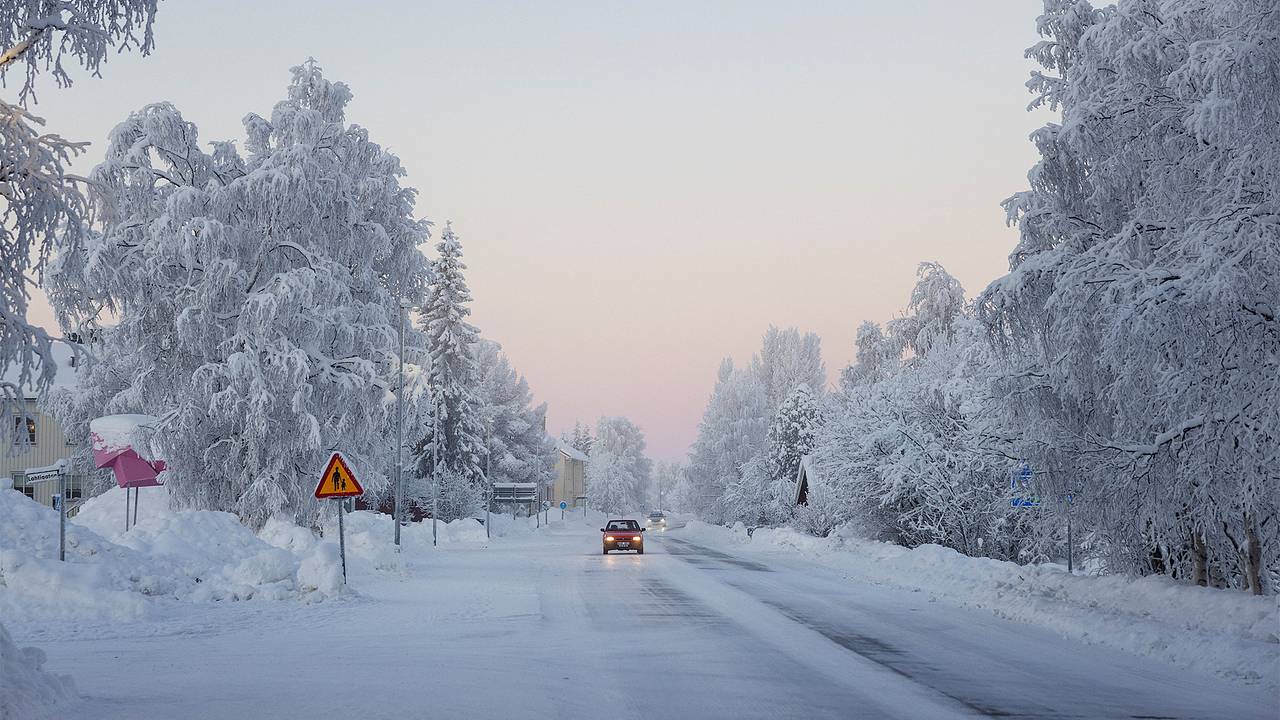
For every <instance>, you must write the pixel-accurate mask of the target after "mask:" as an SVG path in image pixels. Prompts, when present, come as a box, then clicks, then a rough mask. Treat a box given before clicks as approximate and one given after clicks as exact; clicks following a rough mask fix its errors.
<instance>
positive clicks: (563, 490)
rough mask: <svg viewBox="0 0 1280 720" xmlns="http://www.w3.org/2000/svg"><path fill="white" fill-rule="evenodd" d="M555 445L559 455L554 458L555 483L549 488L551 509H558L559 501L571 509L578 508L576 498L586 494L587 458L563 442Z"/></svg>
mask: <svg viewBox="0 0 1280 720" xmlns="http://www.w3.org/2000/svg"><path fill="white" fill-rule="evenodd" d="M556 445H557V447H558V449H559V450H560V455H559V457H558V458H556V481H555V483H554V484H552V486H551V498H550V500H551V507H553V508H558V507H560V502H561V501H564V502H565V503H567V504H568V506H569V507H571V508H574V507H578V503H579V502H580V501H579V499H578V498H581V497H584V496H585V495H586V494H587V486H586V485H585V484H584V482H585V480H586V477H585V476H586V472H587V456H586V454H584V453H583V452H582V451H580V450H578V449H577V448H575V447H573V446H572V445H570V444H569V443H566V442H565V441H563V440H557V441H556Z"/></svg>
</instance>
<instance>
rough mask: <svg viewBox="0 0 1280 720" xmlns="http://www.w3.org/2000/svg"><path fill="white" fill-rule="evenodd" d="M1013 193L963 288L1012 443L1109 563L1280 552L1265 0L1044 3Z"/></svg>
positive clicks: (1202, 567) (1175, 564)
mask: <svg viewBox="0 0 1280 720" xmlns="http://www.w3.org/2000/svg"><path fill="white" fill-rule="evenodd" d="M1044 8H1045V10H1044V14H1043V15H1041V17H1040V18H1039V21H1038V28H1039V31H1040V34H1041V35H1042V36H1044V40H1043V41H1041V42H1040V43H1038V44H1036V45H1035V46H1033V47H1032V48H1031V49H1030V50H1029V51H1028V56H1029V57H1031V58H1032V59H1034V60H1035V61H1037V62H1038V63H1039V64H1040V65H1042V66H1043V67H1044V69H1045V71H1044V72H1036V73H1033V75H1032V78H1031V81H1030V82H1029V83H1028V87H1029V88H1030V89H1031V91H1032V92H1033V93H1034V95H1035V100H1034V102H1033V107H1038V106H1044V107H1048V108H1050V109H1053V110H1059V111H1061V115H1062V117H1061V122H1059V123H1050V124H1048V125H1046V126H1045V127H1043V128H1041V129H1039V130H1038V131H1036V133H1035V134H1034V135H1033V141H1034V142H1035V145H1036V148H1037V150H1038V151H1039V154H1040V161H1039V163H1038V164H1037V165H1036V166H1035V167H1034V168H1033V170H1032V171H1031V173H1030V175H1029V180H1030V188H1029V189H1028V190H1026V191H1024V192H1020V193H1018V194H1016V195H1014V196H1013V197H1011V198H1009V199H1008V200H1007V201H1006V203H1005V207H1006V209H1007V211H1008V213H1009V218H1010V220H1011V221H1013V222H1016V223H1017V224H1018V227H1019V229H1020V240H1019V242H1018V245H1017V247H1016V248H1015V249H1014V251H1013V253H1012V254H1011V256H1010V272H1009V274H1008V275H1007V276H1005V277H1003V278H1001V279H1000V280H998V281H996V282H995V283H993V284H992V285H991V287H990V288H988V290H987V291H986V292H985V293H984V295H983V296H982V312H983V318H984V319H985V320H986V321H987V323H988V324H989V325H990V327H991V330H992V334H993V338H994V339H995V340H996V342H997V343H998V344H999V346H1000V347H1001V348H1002V349H1004V350H1005V351H1006V354H1007V357H1008V358H1010V362H1011V364H1012V365H1014V367H1013V369H1012V370H1011V371H1010V372H1008V373H1007V375H1006V382H1007V385H1008V388H1007V390H1008V396H1009V397H1010V398H1011V406H1012V407H1014V408H1015V409H1017V410H1018V411H1019V412H1020V413H1021V418H1022V420H1023V422H1024V424H1025V425H1026V426H1027V427H1030V428H1035V432H1034V434H1031V435H1028V436H1027V437H1024V438H1023V442H1022V445H1023V448H1022V451H1023V452H1024V453H1025V454H1026V455H1027V456H1028V457H1029V459H1030V460H1031V461H1032V462H1033V463H1034V464H1035V465H1036V466H1037V467H1043V468H1045V469H1046V471H1047V473H1048V475H1049V476H1050V477H1054V476H1056V477H1057V478H1059V480H1058V481H1057V484H1059V485H1062V484H1063V483H1064V482H1066V481H1067V480H1069V481H1070V483H1071V484H1073V485H1079V486H1080V487H1079V488H1078V489H1079V491H1080V492H1079V497H1080V498H1081V500H1082V502H1080V503H1078V512H1080V513H1082V514H1083V515H1084V517H1085V520H1086V522H1088V523H1089V524H1090V525H1091V526H1093V527H1094V528H1096V531H1097V533H1098V534H1099V537H1100V544H1102V545H1103V546H1105V547H1107V548H1109V553H1108V554H1109V559H1110V563H1111V565H1112V566H1113V567H1117V568H1124V569H1135V570H1138V571H1141V572H1166V573H1171V574H1173V575H1175V576H1177V577H1184V578H1187V579H1189V580H1191V581H1193V582H1198V583H1200V584H1225V585H1234V586H1236V587H1241V588H1247V589H1250V590H1251V591H1253V592H1255V593H1262V592H1264V591H1267V590H1268V587H1267V582H1268V575H1269V574H1271V575H1272V576H1273V577H1274V573H1275V572H1276V570H1277V568H1278V567H1280V514H1278V512H1280V508H1278V507H1277V504H1278V503H1280V472H1277V467H1278V465H1277V462H1276V459H1277V457H1280V456H1278V455H1277V447H1280V317H1278V313H1280V306H1278V305H1277V302H1276V299H1277V298H1280V280H1278V278H1280V230H1278V229H1277V228H1278V227H1280V225H1278V224H1277V217H1280V216H1278V215H1277V209H1276V198H1277V197H1280V104H1278V103H1276V102H1275V98H1276V96H1277V94H1278V93H1280V43H1277V41H1276V28H1277V18H1278V17H1280V16H1277V13H1276V8H1275V4H1274V2H1271V1H1270V0H1233V1H1231V2H1217V1H1216V0H1164V1H1162V2H1152V1H1151V0H1121V1H1120V2H1118V3H1117V4H1116V5H1114V6H1110V7H1106V8H1101V9H1095V8H1093V7H1092V6H1090V5H1089V4H1088V3H1086V2H1083V1H1068V0H1046V2H1045V5H1044Z"/></svg>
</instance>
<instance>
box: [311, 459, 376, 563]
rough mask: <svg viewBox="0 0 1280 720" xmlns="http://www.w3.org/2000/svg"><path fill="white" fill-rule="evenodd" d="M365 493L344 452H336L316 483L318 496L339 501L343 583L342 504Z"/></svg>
mask: <svg viewBox="0 0 1280 720" xmlns="http://www.w3.org/2000/svg"><path fill="white" fill-rule="evenodd" d="M363 494H364V488H363V487H361V485H360V481H359V480H356V475H355V473H353V472H351V468H350V467H348V466H347V461H346V460H345V459H344V458H343V457H342V453H334V454H333V457H330V458H329V464H328V465H327V466H325V469H324V474H322V475H321V476H320V482H319V484H317V485H316V498H317V499H319V500H329V499H332V500H337V501H338V555H339V557H341V558H342V584H343V585H346V584H347V538H346V529H345V528H344V527H343V521H342V516H343V514H344V513H343V512H342V505H343V503H344V502H346V499H347V498H352V497H359V496H361V495H363Z"/></svg>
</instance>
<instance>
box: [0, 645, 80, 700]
mask: <svg viewBox="0 0 1280 720" xmlns="http://www.w3.org/2000/svg"><path fill="white" fill-rule="evenodd" d="M44 660H45V656H44V652H43V651H41V650H39V649H37V648H31V647H18V646H17V645H15V644H14V642H13V639H12V638H10V637H9V631H8V630H5V627H4V625H0V718H41V717H51V716H52V715H53V713H54V711H55V710H56V709H57V706H58V705H61V704H62V703H63V702H64V701H66V700H69V699H70V698H71V697H72V695H73V694H74V692H75V686H74V685H73V684H72V682H71V678H69V677H67V676H65V675H55V674H53V673H50V672H46V671H45V670H44Z"/></svg>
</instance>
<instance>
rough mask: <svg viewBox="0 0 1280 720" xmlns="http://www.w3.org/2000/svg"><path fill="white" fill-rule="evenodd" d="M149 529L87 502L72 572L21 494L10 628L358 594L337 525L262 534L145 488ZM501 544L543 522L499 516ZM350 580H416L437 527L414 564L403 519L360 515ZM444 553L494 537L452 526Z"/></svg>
mask: <svg viewBox="0 0 1280 720" xmlns="http://www.w3.org/2000/svg"><path fill="white" fill-rule="evenodd" d="M138 492H139V493H140V508H139V511H138V522H137V523H136V524H135V525H133V526H132V527H131V528H130V529H129V531H128V532H125V529H124V507H125V503H124V493H125V491H124V490H122V489H120V488H112V489H110V490H108V491H107V492H105V493H103V494H102V495H99V496H97V497H94V498H90V499H89V500H87V501H85V503H84V505H83V506H82V507H81V509H80V512H79V514H77V515H76V517H74V518H72V519H71V520H70V521H69V522H68V523H67V561H66V562H59V561H58V515H57V513H55V512H54V511H53V509H51V508H48V507H44V506H41V505H39V504H37V503H35V502H32V501H31V500H29V499H28V498H26V497H25V496H23V495H22V494H21V493H17V492H13V491H8V490H0V617H3V618H4V619H5V620H6V621H7V622H10V623H18V624H25V623H41V622H43V623H50V622H60V621H75V622H78V623H85V622H103V623H105V622H115V621H128V620H134V619H139V618H143V617H147V616H148V614H149V613H150V612H151V611H153V610H154V609H155V608H156V607H157V606H158V605H163V604H165V603H202V602H218V601H241V600H289V599H301V600H304V601H308V602H310V601H317V600H325V599H327V598H330V597H334V596H338V595H342V594H345V593H347V592H349V590H348V588H347V586H344V585H343V583H342V566H341V562H340V559H339V555H338V534H337V531H338V527H337V516H336V515H331V516H329V517H328V518H327V519H326V521H325V523H324V525H323V528H322V532H321V533H320V534H317V533H315V532H313V531H312V530H310V529H309V528H305V527H299V526H298V525H296V524H294V523H293V522H292V521H290V520H286V519H281V518H272V519H271V520H269V521H268V522H267V523H266V525H265V526H264V527H263V528H262V530H260V531H259V532H257V533H254V532H253V531H252V530H250V529H249V528H247V527H245V526H244V525H242V524H241V523H240V520H239V518H237V517H236V516H235V515H232V514H230V513H225V512H215V511H207V510H183V511H174V510H171V509H170V508H169V496H168V489H167V488H165V487H163V486H159V487H148V488H141V489H140V490H138ZM492 522H493V533H494V536H495V537H498V538H505V537H517V536H527V535H530V534H531V533H532V532H533V523H534V521H533V519H531V518H517V519H515V520H512V519H511V518H510V517H508V516H504V515H494V516H493V517H492ZM344 523H345V526H346V547H347V571H348V575H349V576H350V577H352V578H355V579H354V580H353V585H355V586H356V587H358V586H359V581H358V578H359V576H360V575H363V574H366V573H371V572H373V573H377V572H381V573H400V574H403V573H406V572H408V569H407V564H406V563H407V562H408V561H409V560H410V559H420V558H423V557H429V555H430V553H431V552H433V551H435V550H437V548H436V547H434V546H433V545H432V537H431V522H430V521H426V522H419V523H411V524H409V525H407V526H405V527H404V528H402V529H401V538H402V543H403V545H402V547H403V552H401V553H397V552H396V551H395V547H394V545H392V543H391V538H392V535H393V529H394V526H393V525H392V520H391V517H390V516H388V515H383V514H379V513H374V512H367V511H358V512H353V513H349V514H347V515H346V517H345V519H344ZM437 531H438V536H439V548H438V549H439V550H445V549H448V548H457V549H466V548H483V547H486V546H487V545H488V543H489V542H490V540H489V539H488V538H487V537H486V534H485V528H484V525H483V524H481V523H479V522H477V521H475V520H471V519H463V520H456V521H454V522H450V523H440V524H439V526H438V528H437Z"/></svg>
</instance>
